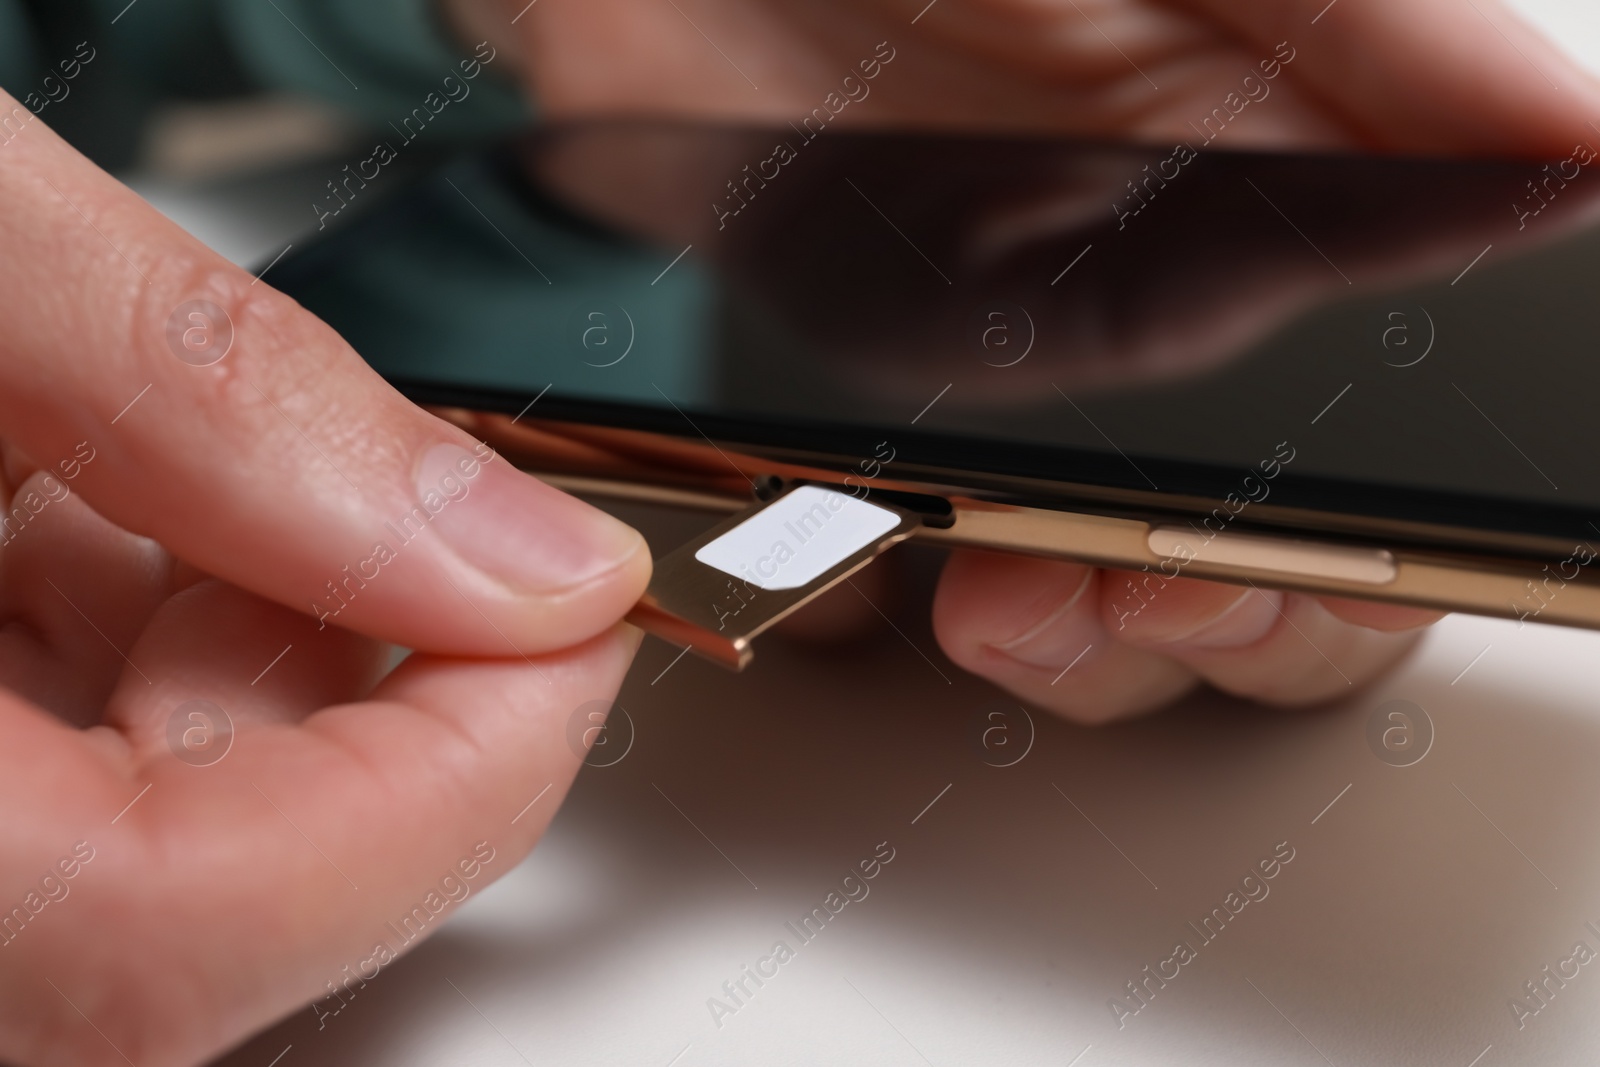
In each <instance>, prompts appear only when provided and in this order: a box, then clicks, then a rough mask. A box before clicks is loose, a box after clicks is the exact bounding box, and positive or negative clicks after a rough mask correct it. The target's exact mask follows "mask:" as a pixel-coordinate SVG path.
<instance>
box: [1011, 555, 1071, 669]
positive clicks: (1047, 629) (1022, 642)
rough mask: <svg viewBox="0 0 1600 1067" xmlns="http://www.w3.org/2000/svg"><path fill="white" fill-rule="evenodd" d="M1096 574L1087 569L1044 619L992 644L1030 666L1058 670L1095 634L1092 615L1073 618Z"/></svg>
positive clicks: (1012, 657)
mask: <svg viewBox="0 0 1600 1067" xmlns="http://www.w3.org/2000/svg"><path fill="white" fill-rule="evenodd" d="M1094 575H1095V571H1094V568H1093V567H1086V568H1084V571H1083V577H1082V578H1081V579H1080V580H1079V582H1078V586H1077V588H1076V589H1074V590H1073V591H1072V592H1071V593H1070V594H1069V595H1068V596H1067V597H1066V598H1065V599H1064V600H1062V602H1061V603H1060V604H1058V605H1057V606H1056V607H1054V608H1052V609H1051V610H1050V612H1049V613H1048V614H1047V615H1045V617H1044V618H1042V619H1040V620H1039V621H1038V622H1036V623H1034V624H1033V625H1032V626H1029V627H1028V628H1027V629H1026V630H1024V631H1023V632H1022V633H1020V634H1018V635H1017V636H1016V637H1013V638H1011V639H1010V640H1009V641H1006V642H1004V643H1003V644H996V645H990V646H989V647H990V648H991V649H992V650H993V651H995V652H999V653H1003V654H1004V655H1006V656H1008V657H1010V658H1011V659H1014V660H1016V661H1017V662H1019V663H1022V664H1024V665H1026V666H1029V667H1045V668H1050V669H1055V668H1058V667H1060V666H1061V665H1062V664H1064V663H1066V662H1067V661H1068V660H1070V659H1071V658H1072V657H1073V656H1076V655H1077V654H1078V653H1080V652H1081V651H1083V647H1084V644H1085V642H1086V641H1089V640H1092V639H1093V637H1094V633H1095V629H1096V624H1095V621H1094V620H1093V619H1092V618H1087V617H1086V618H1081V619H1078V618H1071V617H1070V616H1072V613H1073V609H1074V608H1076V607H1077V606H1078V604H1079V603H1080V602H1081V601H1082V600H1083V598H1084V594H1085V593H1086V592H1088V590H1089V586H1090V584H1091V582H1092V581H1093V579H1094ZM1063 656H1065V657H1066V659H1063V658H1062V657H1063Z"/></svg>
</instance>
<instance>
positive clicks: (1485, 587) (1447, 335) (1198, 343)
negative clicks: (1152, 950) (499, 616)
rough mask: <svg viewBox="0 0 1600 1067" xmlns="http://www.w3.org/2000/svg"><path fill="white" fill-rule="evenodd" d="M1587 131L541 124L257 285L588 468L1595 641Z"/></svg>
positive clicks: (998, 546)
mask: <svg viewBox="0 0 1600 1067" xmlns="http://www.w3.org/2000/svg"><path fill="white" fill-rule="evenodd" d="M1595 155H1596V153H1595V151H1594V150H1593V149H1592V148H1590V147H1589V146H1588V145H1587V144H1578V145H1575V146H1574V150H1573V152H1572V154H1571V155H1570V156H1569V157H1568V158H1565V159H1562V160H1558V161H1552V162H1549V163H1545V164H1541V163H1530V162H1505V161H1499V162H1476V161H1471V162H1460V161H1440V160H1422V159H1404V158H1372V157H1355V156H1315V155H1272V154H1259V153H1246V152H1232V151H1223V150H1219V149H1217V148H1214V147H1212V146H1210V145H1209V144H1208V143H1207V142H1206V141H1205V139H1204V131H1196V136H1195V138H1194V139H1193V140H1192V141H1188V142H1184V143H1179V144H1175V145H1171V146H1160V147H1149V146H1130V145H1118V144H1105V143H1086V142H1083V141H1074V140H1062V139H1050V138H1041V137H1025V136H976V135H970V134H946V133H934V132H916V131H910V132H907V131H870V130H869V131H854V130H845V129H835V128H828V127H826V126H824V125H822V124H821V123H819V122H816V121H812V120H808V121H806V122H804V123H799V124H779V125H774V126H772V127H771V128H749V127H730V126H713V125H691V124H673V123H660V122H633V121H630V122H606V123H592V124H582V125H568V126H554V127H550V128H546V129H540V130H538V131H536V132H532V133H529V134H527V135H526V136H523V137H519V138H516V139H514V140H512V141H509V142H507V143H504V144H500V145H497V146H494V147H493V148H490V149H487V150H484V151H481V152H478V153H475V154H469V155H465V156H462V157H460V158H456V159H453V160H450V161H447V162H445V163H443V164H442V165H441V166H440V167H439V168H438V169H437V170H436V171H434V172H432V173H430V174H428V175H426V176H425V177H423V178H421V179H420V180H418V181H417V182H416V183H415V184H413V185H411V186H409V187H408V188H406V189H405V190H403V191H400V192H397V193H395V194H394V195H391V196H389V197H387V198H386V199H385V200H383V201H382V203H381V204H380V205H379V206H378V207H376V208H375V209H373V210H370V211H367V212H365V213H364V214H360V215H356V216H355V217H353V218H350V219H348V221H347V220H345V219H343V218H341V219H340V223H341V224H340V225H336V226H330V227H329V228H328V230H327V232H326V233H325V234H323V235H322V236H321V238H320V239H319V240H317V241H315V242H313V243H311V244H310V245H309V246H304V247H299V248H297V249H296V250H295V252H294V253H292V254H291V255H290V256H289V257H287V258H285V259H284V260H283V261H282V262H280V263H279V264H277V266H276V267H275V268H274V270H273V273H272V277H271V279H270V280H271V281H273V282H274V283H275V284H276V285H277V286H278V287H279V288H281V289H283V290H284V291H286V292H288V293H289V294H290V295H292V296H294V297H295V298H296V299H298V300H299V301H300V302H301V303H302V304H304V305H305V306H306V307H307V308H309V309H310V310H312V311H313V312H315V313H316V314H317V315H319V316H321V317H322V318H323V319H324V320H326V321H327V322H329V323H330V324H332V325H333V326H334V327H335V328H336V329H337V330H339V332H340V333H342V334H343V335H344V337H345V338H346V339H348V340H349V341H350V343H351V344H353V345H354V347H355V348H356V349H357V350H358V351H359V352H360V353H361V354H362V355H363V356H364V357H365V358H366V359H367V360H369V361H370V362H371V364H372V365H373V366H374V367H375V368H376V369H377V370H378V371H379V372H381V373H382V374H383V375H384V376H385V377H386V378H387V379H389V380H390V381H392V382H393V383H394V384H395V385H396V386H398V387H399V388H400V389H401V390H402V391H404V392H405V393H406V394H407V395H408V396H410V397H411V398H413V399H414V400H416V401H417V402H419V403H421V404H424V405H427V406H429V407H430V408H432V409H433V410H435V411H437V412H439V413H440V414H442V415H443V416H444V417H446V418H448V419H450V420H451V421H453V422H455V423H457V424H459V425H461V426H463V427H465V428H466V429H467V430H469V431H470V432H471V433H473V434H475V435H476V436H478V437H479V438H481V439H483V440H486V441H488V442H489V443H490V444H491V445H493V447H494V448H495V449H497V450H498V451H499V452H500V453H501V454H502V455H505V456H507V457H508V458H510V459H512V460H513V461H514V462H516V463H517V464H519V465H521V466H523V467H524V468H526V469H528V470H531V471H534V472H536V473H538V474H540V475H541V476H543V477H545V478H547V479H548V480H550V481H552V482H554V483H556V484H558V485H561V486H563V487H566V488H570V489H572V490H574V491H580V492H585V493H591V494H600V495H611V496H616V497H623V498H631V499H635V500H645V501H659V502H663V503H672V504H679V505H688V506H694V507H704V508H707V509H717V510H722V511H726V512H730V513H731V512H742V511H743V510H744V509H748V508H750V507H751V506H752V505H753V504H759V502H760V501H762V500H766V499H771V498H774V497H776V496H779V495H782V494H783V493H785V492H786V491H791V490H792V489H793V488H794V487H795V486H804V485H811V486H822V487H827V488H828V489H829V491H831V492H833V493H835V494H837V495H839V496H843V497H851V498H854V499H856V500H863V501H870V502H874V503H878V504H882V505H884V506H886V507H892V508H893V509H894V510H895V512H896V513H897V514H899V515H902V516H911V517H912V518H914V519H915V521H914V522H909V523H906V524H902V525H901V526H899V527H897V528H896V531H897V533H896V536H900V535H904V534H907V533H908V532H909V535H910V536H914V537H916V538H917V539H920V540H926V541H930V542H936V543H941V544H946V545H960V546H968V547H978V548H984V549H991V550H996V551H1005V552H1022V553H1030V554H1034V555H1039V556H1047V557H1059V558H1062V559H1070V560H1079V561H1085V562H1089V563H1093V564H1097V565H1100V566H1104V567H1110V568H1117V569H1119V570H1120V571H1122V572H1125V573H1123V574H1120V575H1118V576H1117V578H1116V580H1117V581H1119V582H1121V583H1122V585H1123V586H1125V587H1126V591H1125V598H1126V606H1127V609H1128V611H1130V612H1136V611H1137V610H1138V608H1139V606H1140V605H1141V604H1142V603H1143V602H1145V601H1146V600H1148V599H1149V597H1150V596H1151V595H1153V592H1154V591H1156V590H1159V588H1160V586H1161V585H1162V584H1164V583H1165V582H1167V581H1170V580H1172V579H1174V578H1177V577H1179V576H1184V577H1196V578H1208V579H1214V580H1217V581H1223V582H1233V583H1239V584H1245V583H1250V584H1255V585H1257V586H1260V587H1263V588H1267V587H1271V588H1279V589H1288V590H1298V591H1303V592H1308V593H1316V594H1328V595H1337V596H1344V597H1354V598H1363V599H1370V600H1378V601H1387V602H1393V603H1400V604H1409V605H1415V606H1422V607H1429V608H1438V609H1445V610H1459V611H1466V612H1474V613H1480V614H1486V615H1495V616H1502V617H1506V618H1514V619H1519V620H1523V621H1535V620H1537V621H1540V622H1556V623H1565V624H1572V625H1579V626H1588V627H1597V626H1600V584H1597V580H1596V579H1595V576H1594V574H1593V573H1592V572H1593V571H1594V570H1596V567H1595V566H1593V564H1594V563H1595V560H1596V557H1597V554H1600V548H1597V547H1596V546H1597V545H1600V525H1597V523H1600V447H1597V446H1600V431H1597V428H1596V426H1597V423H1596V417H1595V409H1596V402H1597V398H1600V360H1597V359H1596V358H1595V350H1594V348H1593V347H1592V346H1594V345H1595V344H1596V339H1597V338H1600V299H1597V283H1600V226H1597V224H1596V220H1597V215H1600V180H1597V178H1596V176H1595V174H1594V173H1593V172H1594V171H1595V170H1596V169H1597V168H1596V166H1595V165H1594V160H1595ZM355 180H356V181H360V179H359V178H357V179H355ZM344 186H345V187H344V189H343V190H340V189H339V188H338V187H337V186H336V185H334V184H333V183H330V192H331V193H332V195H333V196H338V197H339V198H340V200H341V201H344V200H346V199H352V198H354V197H355V194H356V193H357V192H358V191H359V189H356V188H351V187H350V186H351V179H350V178H348V177H347V178H346V179H345V182H344ZM352 215H354V213H352ZM913 527H914V529H913ZM869 555H870V553H869ZM859 562H860V561H856V562H854V563H852V566H854V565H858V564H859ZM717 618H723V616H721V615H718V616H717Z"/></svg>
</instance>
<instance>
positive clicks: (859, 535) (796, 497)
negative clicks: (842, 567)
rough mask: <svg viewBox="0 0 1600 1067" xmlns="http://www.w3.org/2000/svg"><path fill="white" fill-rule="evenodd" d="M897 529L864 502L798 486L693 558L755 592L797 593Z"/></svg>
mask: <svg viewBox="0 0 1600 1067" xmlns="http://www.w3.org/2000/svg"><path fill="white" fill-rule="evenodd" d="M898 525H900V517H899V516H898V515H896V514H895V513H894V512H892V511H890V510H889V509H887V508H880V507H878V505H876V504H869V503H867V502H866V501H865V500H860V499H857V498H856V497H853V496H848V495H846V494H844V493H839V492H835V491H834V490H831V489H823V488H821V487H819V486H815V485H802V486H801V487H800V488H798V489H796V490H794V491H793V492H791V493H787V494H785V495H784V496H782V497H780V498H778V499H777V500H775V501H773V502H772V503H771V504H769V505H768V506H767V507H766V508H764V509H762V510H761V511H759V512H757V513H756V514H754V515H752V516H750V517H749V518H748V519H746V520H744V521H743V522H741V523H740V524H739V525H737V526H735V527H734V528H733V529H731V530H729V531H728V532H727V533H725V534H723V535H722V536H721V537H719V538H717V539H716V540H715V541H712V542H711V543H710V544H707V545H704V546H702V547H701V549H700V550H699V551H698V552H696V553H695V554H694V558H695V559H697V560H699V561H700V562H701V563H704V564H705V565H706V566H708V567H715V568H716V569H717V570H719V571H722V572H723V573H724V574H731V575H733V576H734V577H735V578H743V579H744V580H745V581H747V582H749V583H750V584H751V585H753V586H755V587H756V588H758V589H800V588H803V587H805V586H807V585H810V584H811V583H812V582H814V581H816V580H817V579H818V578H820V577H822V576H823V575H824V574H826V573H828V571H830V570H832V569H833V568H834V567H837V566H838V565H839V564H841V563H843V562H844V561H845V560H847V559H849V558H850V557H851V556H853V555H855V554H856V553H857V552H860V551H861V550H862V549H863V548H866V547H867V546H868V545H870V544H873V543H874V542H876V541H877V540H878V539H879V538H880V537H882V536H883V535H884V534H886V533H888V532H889V531H890V530H892V529H894V528H895V527H896V526H898Z"/></svg>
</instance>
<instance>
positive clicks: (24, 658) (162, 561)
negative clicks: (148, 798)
mask: <svg viewBox="0 0 1600 1067" xmlns="http://www.w3.org/2000/svg"><path fill="white" fill-rule="evenodd" d="M72 484H73V483H72V482H71V481H69V480H66V479H63V478H61V477H60V476H59V475H58V474H55V473H50V472H46V471H41V470H35V471H34V472H33V473H32V474H31V475H29V476H27V477H26V478H25V479H24V480H23V481H22V482H21V484H19V485H18V486H17V491H16V492H15V493H14V494H12V495H11V497H10V498H9V499H7V500H6V501H5V503H6V509H5V510H4V511H3V512H0V622H3V623H4V625H3V626H0V686H4V687H6V688H7V689H10V690H11V691H12V692H13V693H16V694H17V695H19V696H21V697H22V698H24V699H25V700H29V701H32V702H33V703H36V704H38V705H40V706H41V707H43V708H46V709H48V710H49V711H50V712H52V713H54V714H56V715H59V716H61V717H62V718H63V719H66V720H67V721H68V722H71V723H73V724H75V725H79V726H87V725H89V724H91V723H96V722H99V721H100V714H101V710H102V709H103V708H104V706H105V702H106V698H107V697H108V696H109V695H110V693H111V691H112V687H113V686H114V685H115V684H116V682H117V679H118V678H119V677H120V676H121V675H122V674H123V672H124V671H125V670H129V662H130V660H129V659H128V658H127V657H128V653H129V652H130V650H132V648H133V646H134V643H135V641H136V640H137V639H138V636H139V633H140V632H141V631H142V630H143V629H144V626H145V623H146V622H147V621H148V620H149V619H150V616H151V615H152V614H153V613H154V612H155V611H156V609H157V607H158V606H159V605H160V603H161V601H162V600H163V599H165V597H166V596H167V595H168V593H169V592H170V586H171V575H172V559H171V557H170V556H168V555H167V553H166V552H165V551H163V550H162V548H161V546H160V545H158V544H156V543H155V542H154V541H151V540H149V539H148V538H144V537H138V536H136V535H134V534H130V533H128V532H127V531H126V530H122V529H119V528H117V527H116V526H114V525H112V524H111V523H109V522H107V521H106V520H105V519H103V518H101V517H100V516H99V515H96V514H95V513H94V511H93V510H92V509H91V508H90V507H89V506H88V505H87V504H86V503H84V501H83V499H82V498H81V497H80V496H78V494H76V493H74V492H72V488H71V487H72Z"/></svg>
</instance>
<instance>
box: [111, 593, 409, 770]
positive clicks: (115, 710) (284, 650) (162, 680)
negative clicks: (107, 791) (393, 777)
mask: <svg viewBox="0 0 1600 1067" xmlns="http://www.w3.org/2000/svg"><path fill="white" fill-rule="evenodd" d="M387 654H388V648H387V646H386V645H384V644H383V643H381V642H378V641H374V640H372V639H371V638H368V637H363V636H361V635H360V634H356V633H352V632H350V631H348V630H343V629H340V628H338V627H334V626H329V627H325V628H323V629H321V630H319V629H318V628H317V623H316V620H314V619H310V618H307V617H306V616H305V615H303V614H301V613H299V612H297V611H293V610H292V609H289V608H286V607H284V606H283V605H281V604H275V603H273V602H272V601H270V600H265V599H263V598H261V597H258V596H256V595H255V594H254V593H248V592H245V591H244V590H242V589H239V588H237V587H236V586H231V585H228V584H227V583H225V582H219V581H217V580H215V579H208V580H205V581H202V582H199V583H198V584H195V585H192V586H190V587H189V588H187V589H185V590H183V591H182V592H180V593H177V594H175V595H174V596H172V597H171V598H170V599H168V600H167V601H166V602H165V603H163V604H162V605H161V606H160V608H159V609H158V610H157V611H156V612H155V613H154V615H153V616H152V617H151V619H150V621H149V622H148V624H147V625H146V626H145V628H144V632H143V633H142V634H141V635H140V636H139V639H138V642H137V643H136V644H135V645H134V646H133V648H132V649H131V651H130V653H129V659H130V660H131V661H133V662H134V663H137V664H138V669H137V670H134V669H132V668H131V667H130V668H129V669H126V670H124V671H123V672H122V674H121V678H120V681H119V683H118V685H117V687H116V690H115V691H114V692H113V693H112V695H111V697H110V698H109V700H108V701H107V704H106V709H105V718H104V722H105V724H106V725H108V726H112V727H115V728H116V729H119V730H121V731H122V732H123V733H124V734H125V735H126V736H127V738H128V741H129V744H130V745H131V747H132V750H133V752H134V755H135V758H136V759H143V758H147V757H149V756H151V755H154V754H157V753H159V752H161V751H164V750H166V748H167V746H168V745H169V743H170V741H171V738H170V737H169V736H168V720H169V719H170V718H171V717H172V715H173V713H174V712H175V711H177V710H178V709H179V708H181V707H182V706H183V705H185V704H188V703H189V702H190V701H195V700H201V701H209V702H210V703H212V704H215V705H216V706H217V707H219V708H221V709H222V711H223V712H225V713H226V715H227V716H228V720H229V721H231V722H232V723H233V725H234V727H235V729H248V728H249V727H250V726H251V725H252V724H255V723H293V722H299V721H300V720H301V719H303V718H305V716H307V715H309V714H311V713H312V712H313V711H315V710H317V709H319V708H324V707H328V706H329V705H333V704H343V703H346V702H348V701H353V700H359V699H361V698H362V697H365V696H366V695H367V694H368V693H369V692H371V690H372V687H373V684H374V683H375V682H377V680H378V677H379V675H380V672H381V670H382V668H383V666H384V664H385V662H386V660H387ZM202 715H203V716H204V717H205V720H206V721H204V722H200V721H199V720H196V721H197V722H199V725H201V726H202V727H203V728H206V729H210V728H212V727H214V726H215V725H216V724H215V723H212V722H211V721H210V719H211V718H212V717H213V713H209V712H204V711H203V712H202Z"/></svg>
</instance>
